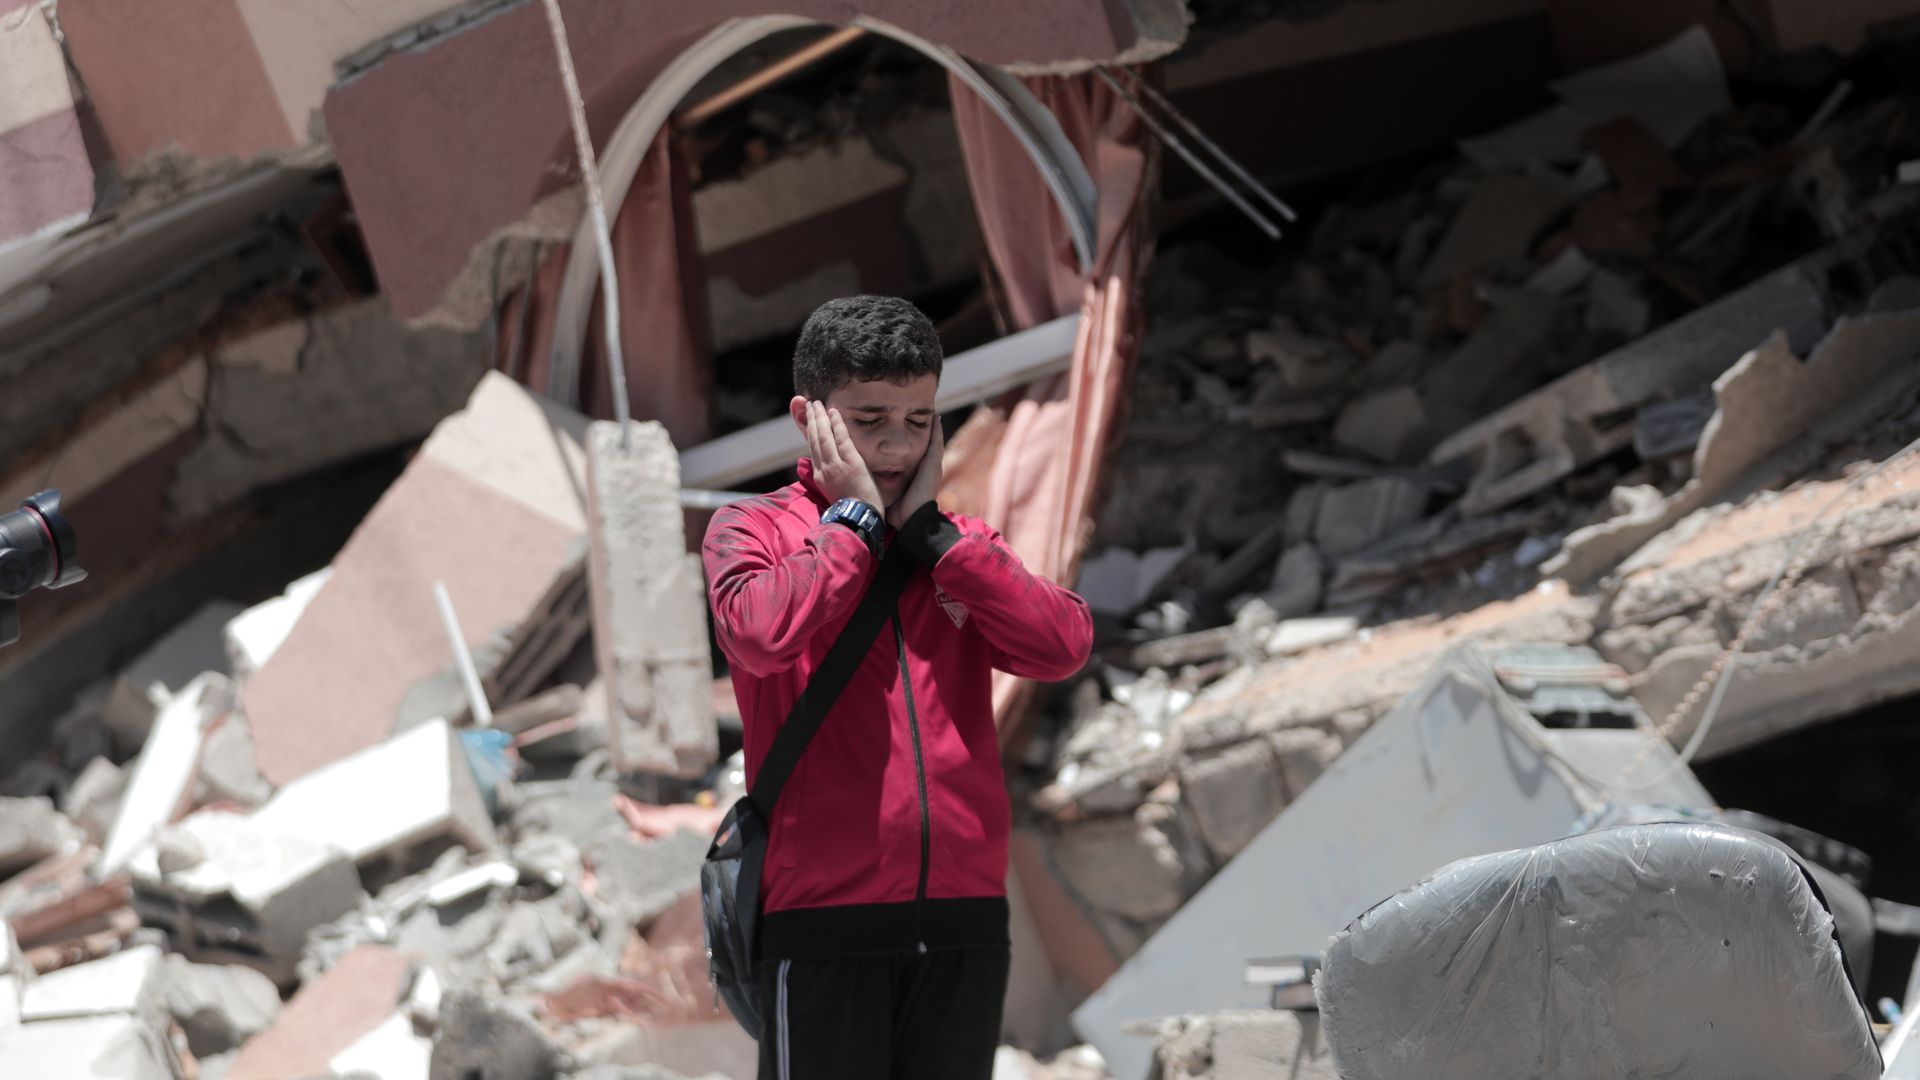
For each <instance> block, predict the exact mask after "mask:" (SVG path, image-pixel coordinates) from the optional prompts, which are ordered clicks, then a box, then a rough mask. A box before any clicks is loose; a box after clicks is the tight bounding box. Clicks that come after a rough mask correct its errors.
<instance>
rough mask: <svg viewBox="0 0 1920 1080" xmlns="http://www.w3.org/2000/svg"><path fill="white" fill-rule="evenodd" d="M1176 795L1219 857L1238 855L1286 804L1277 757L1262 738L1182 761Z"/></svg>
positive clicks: (1271, 747)
mask: <svg viewBox="0 0 1920 1080" xmlns="http://www.w3.org/2000/svg"><path fill="white" fill-rule="evenodd" d="M1180 794H1181V797H1182V798H1184V799H1185V800H1186V801H1187V806H1188V808H1189V809H1190V810H1192V812H1193V819H1194V823H1195V824H1196V826H1197V827H1198V828H1199V830H1200V836H1201V838H1202V839H1204V840H1205V841H1206V842H1207V847H1208V848H1209V849H1210V850H1211V851H1212V852H1213V856H1214V858H1215V859H1216V860H1217V861H1219V862H1225V861H1226V860H1228V859H1231V858H1233V857H1234V856H1235V855H1238V854H1240V851H1241V849H1242V848H1244V847H1246V846H1247V844H1248V842H1250V841H1251V840H1252V839H1253V838H1254V836H1255V835H1257V834H1258V833H1259V832H1260V830H1261V829H1264V828H1266V826H1267V823H1268V822H1270V821H1272V820H1273V819H1274V818H1275V817H1276V816H1278V815H1279V813H1280V811H1281V809H1282V808H1283V807H1285V806H1286V804H1287V791H1286V787H1285V786H1284V785H1283V784H1282V782H1281V780H1280V762H1279V759H1278V758H1277V757H1276V756H1275V754H1274V751H1273V746H1272V745H1271V744H1270V743H1268V742H1267V741H1266V740H1264V739H1253V740H1250V741H1247V742H1243V743H1240V744H1239V745H1236V746H1231V747H1228V748H1227V749H1226V750H1223V751H1221V752H1219V753H1217V754H1214V755H1212V756H1209V757H1206V758H1201V759H1198V760H1190V761H1188V762H1186V763H1184V764H1183V765H1182V766H1181V768H1180Z"/></svg>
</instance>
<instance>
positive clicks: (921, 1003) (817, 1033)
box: [759, 947, 1008, 1080]
mask: <svg viewBox="0 0 1920 1080" xmlns="http://www.w3.org/2000/svg"><path fill="white" fill-rule="evenodd" d="M1007 964H1008V953H1007V949H1006V948H1004V947H1001V948H985V949H936V950H934V951H933V952H928V953H890V954H883V955H879V956H851V957H843V958H834V959H825V960H809V959H802V960H768V961H766V962H764V963H762V964H760V965H759V966H760V969H761V975H760V994H761V1001H762V1002H763V1003H764V1004H763V1005H762V1010H763V1011H762V1015H763V1016H765V1017H766V1018H767V1019H766V1028H767V1029H766V1031H765V1032H763V1033H762V1034H761V1036H760V1080H989V1078H990V1077H991V1076H992V1075H993V1052H994V1050H995V1049H996V1048H997V1047H998V1046H999V1043H1000V1005H1001V1001H1002V1000H1003V999H1004V998H1005V996H1006V992H1007Z"/></svg>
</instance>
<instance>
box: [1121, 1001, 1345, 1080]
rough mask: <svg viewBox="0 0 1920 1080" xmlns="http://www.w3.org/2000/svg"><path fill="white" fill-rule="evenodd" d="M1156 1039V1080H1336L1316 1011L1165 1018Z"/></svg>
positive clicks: (1249, 1011) (1251, 1011)
mask: <svg viewBox="0 0 1920 1080" xmlns="http://www.w3.org/2000/svg"><path fill="white" fill-rule="evenodd" d="M1157 1037H1158V1040H1159V1044H1158V1046H1157V1047H1156V1048H1155V1051H1154V1053H1155V1057H1156V1059H1157V1060H1158V1063H1159V1073H1158V1077H1159V1080H1340V1073H1339V1070H1337V1069H1335V1068H1334V1065H1333V1052H1332V1051H1331V1050H1330V1049H1328V1047H1327V1036H1326V1032H1325V1031H1324V1030H1322V1028H1321V1025H1320V1014H1319V1013H1317V1012H1295V1011H1293V1010H1290V1009H1247V1010H1231V1011H1228V1012H1221V1013H1215V1014H1213V1015H1211V1016H1177V1017H1170V1018H1168V1019H1166V1020H1163V1021H1161V1022H1160V1024H1159V1029H1158V1032H1157Z"/></svg>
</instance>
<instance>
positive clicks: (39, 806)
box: [0, 797, 87, 879]
mask: <svg viewBox="0 0 1920 1080" xmlns="http://www.w3.org/2000/svg"><path fill="white" fill-rule="evenodd" d="M86 839H87V838H86V834H85V833H83V832H81V831H80V829H79V827H77V826H76V825H74V823H73V822H71V821H68V820H67V819H66V818H65V817H64V816H62V815H61V813H60V811H58V810H55V809H54V808H53V800H52V799H48V798H45V797H39V798H32V799H0V879H4V878H7V877H11V876H12V875H14V874H17V873H19V872H20V871H22V870H25V869H26V868H27V867H29V866H32V865H33V864H34V863H37V862H39V861H40V860H42V859H46V858H49V857H51V856H54V855H64V854H66V853H68V852H71V851H78V850H80V846H81V845H82V844H83V843H85V842H86Z"/></svg>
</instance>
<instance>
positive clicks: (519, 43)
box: [325, 0, 1184, 317]
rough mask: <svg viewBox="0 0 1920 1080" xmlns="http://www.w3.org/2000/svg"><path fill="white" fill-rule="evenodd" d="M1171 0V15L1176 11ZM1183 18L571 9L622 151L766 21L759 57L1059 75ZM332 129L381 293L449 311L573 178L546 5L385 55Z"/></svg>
mask: <svg viewBox="0 0 1920 1080" xmlns="http://www.w3.org/2000/svg"><path fill="white" fill-rule="evenodd" d="M1169 3H1172V7H1173V9H1174V10H1173V11H1172V12H1171V13H1169V12H1168V11H1164V10H1162V9H1163V8H1167V7H1168V6H1169ZM1179 8H1180V5H1179V4H1178V3H1175V2H1173V0H1152V2H1145V0H1127V2H1124V3H1123V2H1122V0H1087V2H1084V3H1078V4H1071V5H1032V4H1019V3H1009V2H1006V0H992V2H989V3H982V4H968V5H951V4H942V3H936V2H934V0H866V2H862V3H858V4H838V3H827V2H825V0H789V2H788V3H786V4H782V5H764V6H762V5H755V4H748V3H738V2H736V3H730V4H726V5H689V4H675V3H667V2H664V0H649V2H641V3H636V2H633V0H580V2H578V3H573V4H569V5H567V12H566V17H567V21H568V27H569V34H568V36H569V39H570V41H571V44H572V48H573V54H574V56H573V59H574V64H575V67H576V69H577V71H578V74H579V78H580V83H581V88H582V91H583V94H584V97H585V99H586V103H587V115H588V121H589V127H590V128H591V129H592V131H593V134H594V137H595V140H596V141H597V142H600V143H602V144H605V143H606V142H607V141H608V139H609V138H610V136H611V133H612V132H613V130H614V128H615V126H616V125H617V124H619V123H621V122H622V120H623V117H625V116H626V114H627V112H628V109H629V106H631V105H633V104H634V103H635V102H636V99H638V98H639V97H640V96H641V93H642V91H643V90H645V89H646V88H648V87H649V86H650V85H651V84H652V83H653V82H654V81H655V80H656V79H657V78H658V77H659V76H661V75H662V74H663V73H664V72H666V71H667V70H668V69H669V67H671V66H672V65H673V64H674V63H675V62H676V61H677V60H678V59H679V58H680V57H681V56H682V54H684V53H686V52H687V51H688V50H689V49H690V48H692V47H693V46H695V45H696V44H698V43H701V42H704V41H706V40H707V39H708V38H709V37H710V36H712V35H714V34H716V33H719V32H721V31H724V30H727V29H728V28H730V27H732V28H735V29H740V30H743V31H744V30H747V29H753V28H754V26H753V24H760V23H765V26H766V28H765V29H761V30H759V32H758V33H757V34H751V35H749V37H748V40H747V41H743V42H742V43H741V45H742V46H744V44H748V43H750V42H751V40H753V39H757V37H764V36H766V34H768V33H772V32H774V31H775V30H777V29H787V28H792V27H796V26H805V25H809V24H812V23H833V24H837V23H841V22H857V23H859V24H860V25H862V26H865V27H866V28H868V29H870V30H874V31H876V32H880V33H883V34H886V35H888V36H892V37H895V38H897V39H899V40H903V41H907V42H908V43H909V44H913V45H914V46H915V47H916V48H921V49H922V51H926V50H927V48H937V49H944V50H950V51H951V52H952V53H954V54H958V55H959V56H964V57H967V58H968V59H970V60H973V61H977V62H980V63H985V64H992V65H1002V66H1016V67H1020V66H1024V67H1027V68H1033V69H1042V68H1047V67H1049V66H1051V65H1057V64H1060V63H1062V62H1078V63H1082V64H1085V63H1100V62H1111V61H1115V60H1118V59H1122V58H1126V59H1138V58H1139V57H1138V56H1136V55H1135V53H1137V52H1138V49H1139V47H1140V46H1141V44H1142V42H1143V41H1152V42H1156V43H1158V44H1157V45H1156V46H1155V47H1156V48H1160V49H1170V48H1171V47H1172V46H1173V45H1175V44H1177V41H1175V40H1172V39H1171V35H1170V33H1169V30H1168V28H1169V27H1171V26H1172V25H1173V24H1174V23H1175V22H1180V21H1183V16H1184V12H1183V11H1181V10H1179ZM1175 16H1180V17H1181V18H1176V17H1175ZM776 24H777V25H776ZM1143 26H1144V27H1147V29H1146V30H1145V31H1143V29H1142V27H1143ZM639 42H644V43H646V47H638V48H637V47H636V43H639ZM934 43H937V44H934ZM929 55H931V54H929ZM936 59H937V57H936ZM676 103H677V102H669V103H668V104H669V106H671V105H673V104H676ZM1008 119H1009V121H1010V122H1016V123H1017V122H1018V121H1017V119H1016V118H1015V117H1013V116H1009V117H1008ZM325 120H326V128H327V131H328V134H329V136H330V137H331V139H332V141H333V144H334V147H335V149H336V151H337V153H338V157H339V161H340V166H341V170H342V173H343V174H344V176H345V177H346V182H347V186H348V189H349V190H350V191H351V193H352V195H353V200H354V206H355V209H356V211H357V212H358V214H359V217H360V220H361V223H362V226H363V228H364V229H365V232H366V236H367V244H368V248H369V250H370V252H371V254H372V257H373V260H374V264H375V267H376V269H377V270H378V272H379V275H380V280H381V283H382V286H383V288H384V289H385V290H386V291H387V293H388V295H389V296H390V297H391V298H392V300H393V302H394V307H395V309H396V310H397V311H398V312H399V313H400V314H402V315H403V316H407V317H413V316H418V315H421V314H423V313H426V312H428V311H429V310H430V309H432V308H433V306H434V304H435V302H436V301H437V300H438V299H439V297H440V296H441V295H442V293H443V292H444V290H445V289H446V288H447V286H448V285H449V284H450V283H451V282H453V281H454V280H455V279H456V278H457V277H459V276H460V275H461V273H462V271H463V269H464V268H465V267H467V265H468V264H469V258H470V255H471V253H472V251H473V249H474V248H475V247H476V246H477V245H480V244H481V243H483V242H484V241H485V240H487V239H488V237H489V236H491V235H493V234H494V233H495V232H497V231H498V230H500V229H502V228H504V227H506V226H508V225H510V224H512V223H514V222H516V221H519V220H520V219H522V218H523V217H525V216H526V215H527V214H528V213H529V212H530V211H531V210H532V209H533V208H534V206H535V205H536V204H537V203H538V202H539V201H540V200H541V199H542V198H544V197H546V196H548V195H550V194H552V193H553V192H555V191H556V190H558V189H560V188H562V187H564V186H566V185H567V184H569V183H571V182H572V181H573V179H574V164H573V157H572V153H573V152H572V147H571V145H570V143H569V141H568V140H567V138H566V136H565V132H566V128H567V124H566V118H565V98H564V96H563V94H562V90H561V86H560V81H559V72H558V69H557V68H556V66H555V64H554V62H553V54H552V49H551V46H550V45H549V44H548V37H547V30H546V27H545V26H544V24H543V22H542V15H541V13H540V11H539V10H538V7H537V5H534V4H527V3H521V4H518V5H516V6H512V7H508V8H506V9H503V10H502V11H501V12H500V13H499V14H497V15H496V16H494V17H493V18H490V19H486V20H481V21H477V22H474V23H472V24H470V25H467V26H464V27H461V28H459V29H458V30H456V31H455V32H453V33H449V34H446V35H444V36H442V37H439V38H436V39H433V40H428V41H413V42H410V43H409V45H408V47H407V49H406V51H404V52H397V51H396V52H394V53H392V54H390V55H386V56H384V57H381V58H379V59H378V60H377V61H375V62H373V63H372V64H371V65H370V66H368V67H367V68H366V69H365V70H364V71H362V72H360V73H359V74H357V75H354V76H352V77H350V78H348V79H346V80H344V81H343V82H341V83H339V84H338V85H336V86H335V87H334V88H333V89H332V91H330V92H329V94H328V97H327V102H326V107H325ZM654 126H655V127H657V125H654ZM650 138H651V136H650V134H649V140H650ZM616 201H617V200H616Z"/></svg>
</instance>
